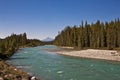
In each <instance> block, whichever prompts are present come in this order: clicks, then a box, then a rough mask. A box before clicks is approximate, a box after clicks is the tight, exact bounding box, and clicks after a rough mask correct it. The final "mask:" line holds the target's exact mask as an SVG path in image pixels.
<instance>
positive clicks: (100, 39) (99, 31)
mask: <svg viewBox="0 0 120 80" xmlns="http://www.w3.org/2000/svg"><path fill="white" fill-rule="evenodd" d="M54 44H55V45H58V46H71V47H74V48H79V49H83V48H107V49H114V48H118V47H120V20H119V18H118V19H115V20H114V21H110V22H104V23H103V22H100V20H98V21H96V23H92V24H88V22H87V21H86V22H85V23H83V21H82V22H81V25H80V26H76V25H75V26H67V27H66V28H65V29H64V30H62V31H61V32H59V34H58V35H57V36H56V38H55V40H54Z"/></svg>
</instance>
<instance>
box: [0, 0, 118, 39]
mask: <svg viewBox="0 0 120 80" xmlns="http://www.w3.org/2000/svg"><path fill="white" fill-rule="evenodd" d="M115 18H120V0H0V37H1V38H4V37H6V36H8V35H10V34H11V33H17V34H18V33H23V32H26V33H27V35H28V38H37V39H44V38H46V37H52V38H54V37H55V36H56V35H57V34H58V31H61V30H62V29H64V28H65V26H67V25H70V26H73V25H80V24H81V21H82V20H83V21H85V20H87V21H88V22H89V23H91V22H95V21H96V20H98V19H99V20H101V21H110V20H114V19H115Z"/></svg>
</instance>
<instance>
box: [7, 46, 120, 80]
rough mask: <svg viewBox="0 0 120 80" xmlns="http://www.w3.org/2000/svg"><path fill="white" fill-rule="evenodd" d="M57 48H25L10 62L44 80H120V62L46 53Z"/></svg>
mask: <svg viewBox="0 0 120 80" xmlns="http://www.w3.org/2000/svg"><path fill="white" fill-rule="evenodd" d="M49 48H52V49H59V48H57V47H55V46H39V47H34V48H24V49H21V50H20V51H18V52H17V54H15V55H14V56H12V58H11V59H10V60H9V62H10V63H12V64H14V65H15V66H16V67H18V68H21V69H24V70H26V71H27V72H29V73H32V74H34V75H36V76H38V77H41V78H42V79H43V80H120V62H110V61H104V60H94V59H84V58H75V57H69V56H62V55H58V54H54V53H51V52H47V51H45V49H49Z"/></svg>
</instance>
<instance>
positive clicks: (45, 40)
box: [42, 37, 54, 42]
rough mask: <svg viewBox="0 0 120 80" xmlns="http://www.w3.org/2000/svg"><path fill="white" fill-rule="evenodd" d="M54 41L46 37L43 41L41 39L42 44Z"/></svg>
mask: <svg viewBox="0 0 120 80" xmlns="http://www.w3.org/2000/svg"><path fill="white" fill-rule="evenodd" d="M53 40H54V39H52V38H50V37H47V38H45V39H43V40H42V41H43V42H50V41H53Z"/></svg>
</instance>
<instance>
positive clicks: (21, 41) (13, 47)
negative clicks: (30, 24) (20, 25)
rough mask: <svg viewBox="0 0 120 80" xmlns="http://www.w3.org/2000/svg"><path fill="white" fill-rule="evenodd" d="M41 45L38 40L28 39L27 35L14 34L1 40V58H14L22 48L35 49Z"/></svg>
mask: <svg viewBox="0 0 120 80" xmlns="http://www.w3.org/2000/svg"><path fill="white" fill-rule="evenodd" d="M38 45H41V41H39V40H37V39H27V35H26V33H23V34H19V35H16V34H12V35H11V36H8V37H6V38H5V39H0V58H1V59H6V58H9V57H10V56H12V55H13V54H14V53H15V52H16V51H17V50H18V49H19V48H20V47H33V46H38Z"/></svg>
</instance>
